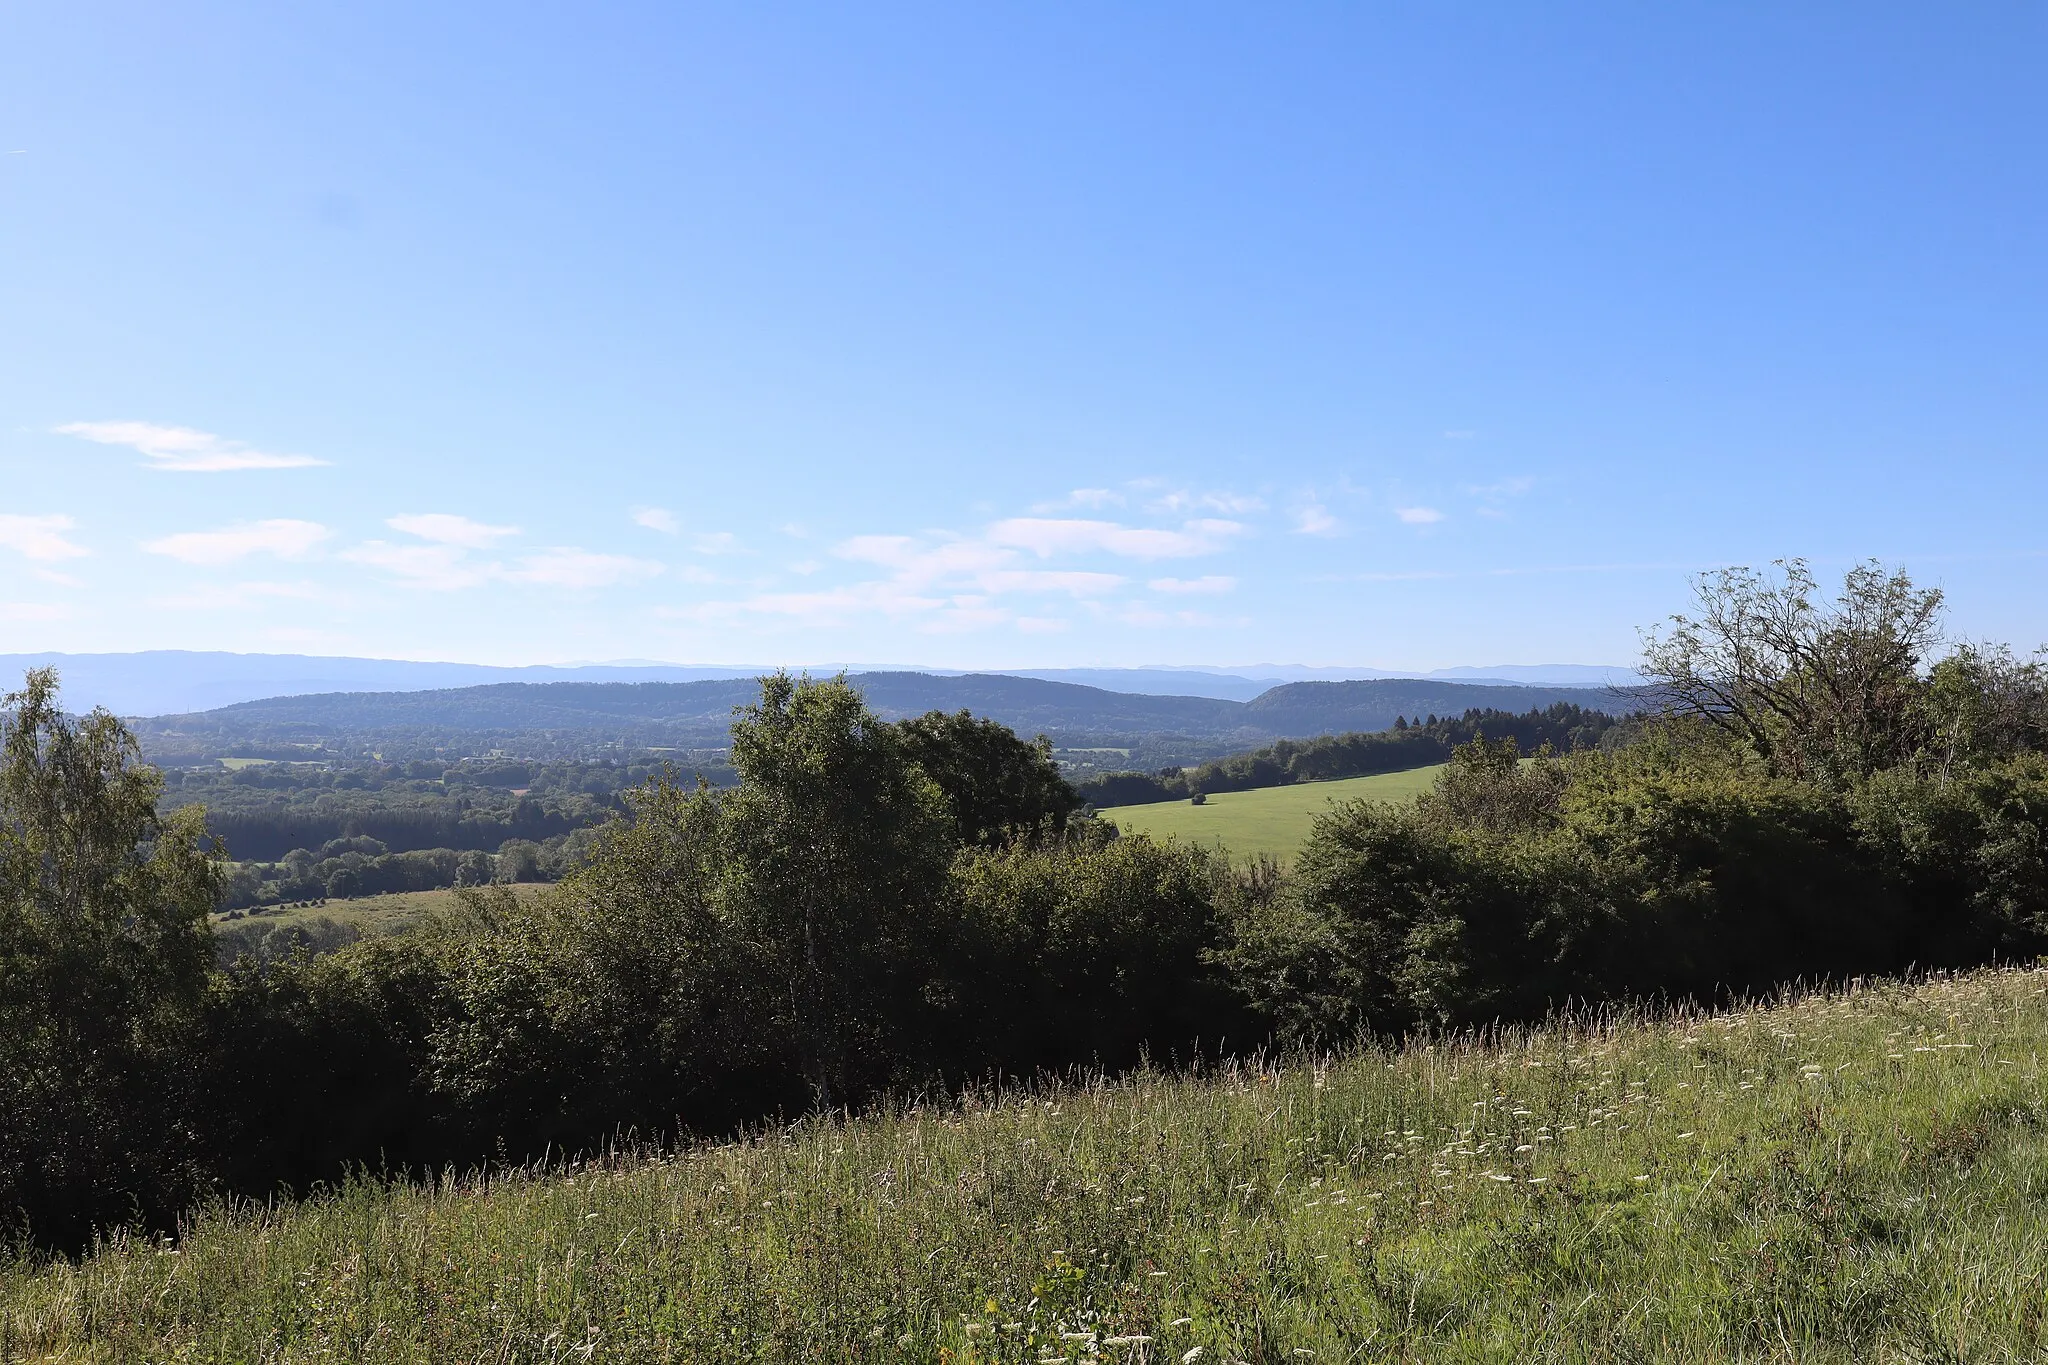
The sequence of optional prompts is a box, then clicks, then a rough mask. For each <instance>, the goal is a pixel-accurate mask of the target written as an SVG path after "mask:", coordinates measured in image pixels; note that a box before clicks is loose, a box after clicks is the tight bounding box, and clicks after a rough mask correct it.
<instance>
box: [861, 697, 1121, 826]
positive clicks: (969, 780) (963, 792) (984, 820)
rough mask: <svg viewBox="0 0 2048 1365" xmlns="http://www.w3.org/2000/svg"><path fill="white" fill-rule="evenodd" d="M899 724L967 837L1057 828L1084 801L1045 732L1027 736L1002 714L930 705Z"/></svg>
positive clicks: (906, 742) (911, 752) (913, 755)
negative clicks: (983, 715)
mask: <svg viewBox="0 0 2048 1365" xmlns="http://www.w3.org/2000/svg"><path fill="white" fill-rule="evenodd" d="M896 728H897V729H898V730H899V731H901V732H902V735H903V741H904V745H905V747H906V750H907V752H908V753H909V755H910V757H911V759H912V760H913V761H915V762H916V763H917V765H918V766H919V767H920V768H923V769H924V771H925V773H926V775H927V776H929V777H930V778H931V779H932V781H934V782H936V783H938V784H939V790H940V791H942V792H944V793H945V797H946V804H947V807H948V808H949V809H950V810H951V811H952V813H953V826H954V833H955V836H956V837H957V838H958V840H959V842H961V843H963V844H977V845H979V846H981V847H983V848H999V847H1001V846H1002V845H1004V844H1006V843H1009V842H1010V841H1011V840H1013V839H1016V838H1017V837H1019V836H1020V835H1023V836H1028V835H1031V834H1034V833H1036V832H1038V831H1040V830H1046V831H1049V832H1057V831H1059V830H1062V829H1065V828H1066V824H1067V818H1068V817H1069V816H1071V815H1072V814H1073V813H1074V812H1075V811H1076V810H1078V809H1079V808H1080V806H1081V798H1080V796H1079V795H1078V794H1077V793H1076V792H1075V791H1074V789H1073V788H1072V787H1070V786H1068V785H1067V780H1066V778H1064V777H1062V776H1061V775H1060V769H1059V764H1057V763H1055V762H1054V761H1053V756H1052V742H1051V741H1050V740H1048V739H1047V738H1046V737H1045V736H1044V735H1040V736H1039V737H1038V738H1037V739H1035V740H1031V741H1028V742H1027V741H1025V740H1023V739H1020V738H1018V736H1017V734H1016V732H1015V731H1013V730H1012V729H1010V727H1009V726H1007V725H1004V724H1003V723H1002V722H1000V721H994V720H980V719H976V718H975V717H974V716H973V715H972V714H970V713H968V712H966V711H958V712H955V713H953V714H951V715H948V714H947V713H946V712H944V711H930V712H927V713H926V714H924V715H922V716H917V717H915V718H913V719H910V720H905V721H901V722H899V723H898V724H897V727H896Z"/></svg>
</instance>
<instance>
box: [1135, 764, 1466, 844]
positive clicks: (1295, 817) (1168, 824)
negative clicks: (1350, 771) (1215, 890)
mask: <svg viewBox="0 0 2048 1365" xmlns="http://www.w3.org/2000/svg"><path fill="white" fill-rule="evenodd" d="M1443 766H1444V765H1443V764H1441V763H1435V764H1431V765H1430V766H1429V767H1426V768H1410V769H1408V770H1407V771H1405V772H1398V773H1378V774H1375V775H1374V776H1371V777H1347V778H1343V779H1340V780H1338V781H1335V782H1300V783H1296V784H1294V785H1292V786H1286V787H1261V788H1258V789H1257V790H1254V791H1243V792H1212V793H1210V794H1209V795H1208V796H1207V797H1206V798H1204V800H1203V803H1202V804H1201V805H1199V806H1197V805H1195V804H1193V803H1192V802H1189V801H1160V802H1157V803H1154V804H1150V805H1143V806H1117V807H1113V808H1112V809H1110V810H1106V811H1104V812H1103V813H1102V815H1103V818H1104V819H1105V820H1109V821H1111V822H1112V823H1114V824H1115V825H1116V827H1117V828H1118V829H1120V830H1122V831H1124V832H1125V833H1126V834H1149V835H1151V836H1152V837H1153V838H1154V839H1161V840H1164V839H1179V840H1182V841H1183V842H1187V843H1198V844H1205V845H1210V846H1220V847H1222V848H1224V849H1227V850H1228V851H1229V852H1231V853H1234V854H1237V855H1239V856H1241V857H1242V856H1250V855H1255V854H1263V855H1265V856H1266V857H1268V858H1271V859H1273V860H1274V861H1275V862H1278V863H1281V864H1287V863H1291V862H1293V861H1294V855H1295V853H1296V852H1297V851H1299V849H1300V848H1301V846H1302V844H1303V843H1304V842H1306V841H1307V839H1308V835H1309V830H1310V829H1311V828H1313V827H1314V825H1315V822H1316V817H1317V816H1319V815H1323V814H1325V813H1327V812H1328V811H1329V809H1330V806H1331V805H1332V804H1333V803H1336V802H1343V801H1357V800H1366V801H1413V800H1414V799H1415V798H1416V797H1418V796H1420V795H1422V793H1424V792H1426V791H1428V790H1429V789H1430V788H1431V787H1432V786H1434V785H1435V784H1436V775H1437V774H1438V773H1439V772H1442V771H1443Z"/></svg>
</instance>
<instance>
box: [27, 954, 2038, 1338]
mask: <svg viewBox="0 0 2048 1365" xmlns="http://www.w3.org/2000/svg"><path fill="white" fill-rule="evenodd" d="M2044 991H2048V974H2044V973H2042V972H2034V971H2027V972H2017V971H2016V972H1997V973H1993V972H1987V973H1981V974H1977V975H1973V976H1969V977H1965V978H1960V979H1956V980H1943V981H1936V982H1932V983H1928V984H1923V985H1920V986H1917V987H1913V988H1907V987H1903V986H1874V987H1867V988H1862V989H1857V990H1853V991H1849V992H1845V993H1838V994H1832V995H1826V996H1815V997H1811V998H1806V999H1802V1000H1799V1001H1796V1002H1794V1003H1790V1004H1787V1005H1784V1006H1781V1007H1776V1008H1769V1009H1754V1010H1747V1011H1741V1012H1736V1013H1732V1014H1727V1015H1720V1016H1695V1017H1689V1018H1682V1019H1677V1020H1665V1021H1651V1022H1642V1021H1631V1020H1627V1019H1609V1020H1607V1021H1605V1022H1594V1023H1588V1024H1582V1025H1575V1026H1563V1025H1560V1026H1555V1027H1550V1028H1546V1029H1540V1030H1535V1031H1530V1032H1526V1033H1514V1034H1511V1035H1503V1036H1501V1037H1498V1038H1495V1039H1492V1040H1469V1039H1468V1040H1446V1041H1439V1042H1437V1043H1435V1044H1433V1045H1431V1044H1418V1045H1415V1046H1412V1047H1409V1048H1407V1049H1405V1050H1403V1051H1400V1052H1398V1053H1377V1052H1371V1051H1366V1052H1361V1053H1356V1054H1353V1055H1350V1056H1347V1057H1344V1058H1342V1059H1338V1060H1335V1061H1330V1062H1327V1063H1323V1064H1316V1063H1312V1062H1307V1061H1304V1062H1300V1063H1293V1064H1288V1065H1285V1066H1273V1067H1257V1066H1237V1067H1231V1068H1228V1069H1224V1070H1220V1071H1215V1072H1212V1073H1210V1074H1207V1075H1201V1076H1195V1077H1182V1078H1166V1077H1159V1076H1148V1077H1137V1078H1132V1079H1130V1080H1128V1081H1123V1082H1117V1083H1110V1084H1101V1085H1096V1086H1085V1087H1076V1088H1069V1089H1064V1090H1059V1091H1042V1092H1039V1093H1037V1094H1035V1095H1024V1094H1017V1095H1014V1096H1009V1097H1000V1096H992V1097H986V1098H984V1099H983V1100H982V1101H980V1102H976V1103H970V1104H968V1105H966V1106H963V1107H954V1106H947V1107H942V1108H935V1109H928V1110H914V1111H907V1112H899V1113H889V1114H882V1115H878V1116H874V1117H870V1118H866V1119H861V1120H858V1121H854V1122H850V1123H810V1124H806V1125H802V1126H799V1127H797V1128H794V1129H790V1130H788V1131H778V1132H775V1133H772V1134H769V1135H766V1136H764V1137H762V1138H760V1139H759V1140H756V1141H752V1142H746V1143H734V1144H726V1145H718V1146H707V1147H703V1148H700V1149H695V1150H690V1151H687V1152H681V1153H674V1154H668V1155H640V1156H619V1157H616V1158H612V1159H607V1160H602V1161H597V1162H591V1163H586V1164H581V1165H575V1166H570V1167H566V1168H563V1167H551V1168H533V1169H522V1170H516V1171H508V1172H503V1173H499V1174H496V1175H492V1176H489V1177H472V1178H463V1179H453V1178H450V1179H443V1180H439V1181H436V1182H432V1183H430V1184H424V1185H422V1184H410V1185H408V1184H403V1183H383V1182H376V1181H363V1182H359V1183H356V1184H352V1185H350V1186H348V1187H347V1188H344V1189H340V1190H336V1191H333V1192H331V1193H329V1194H327V1195H325V1196H323V1197H320V1198H317V1199H311V1200H307V1201H304V1202H302V1203H298V1204H292V1205H282V1206H279V1207H276V1208H271V1209H242V1210H236V1211H215V1212H212V1213H208V1214H205V1215H203V1216H201V1217H198V1218H196V1219H195V1220H194V1221H193V1223H192V1224H191V1226H190V1228H189V1229H188V1232H187V1235H186V1236H185V1237H184V1238H183V1240H182V1241H181V1242H179V1243H178V1244H176V1245H168V1244H153V1243H149V1242H146V1241H141V1240H115V1241H112V1242H110V1243H108V1244H107V1245H105V1246H104V1247H103V1248H101V1249H100V1250H99V1252H98V1253H97V1254H96V1255H93V1256H92V1257H90V1258H88V1259H86V1260H84V1261H83V1262H81V1263H76V1264H72V1263H61V1264H48V1263H35V1262H31V1261H28V1260H20V1261H17V1262H14V1263H12V1264H11V1265H8V1264H5V1263H0V1304H4V1309H0V1323H4V1326H0V1358H5V1359H23V1358H25V1359H65V1360H104V1361H145V1360H149V1361H167V1360H180V1361H186V1360H189V1361H300V1360H329V1359H334V1360H375V1361H383V1360H393V1361H422V1362H425V1361H436V1362H442V1361H539V1360H547V1361H560V1360H583V1359H591V1360H616V1361H659V1360H674V1361H753V1360H807V1361H847V1360H899V1359H900V1360H928V1361H941V1360H944V1361H952V1362H969V1361H1042V1360H1043V1361H1051V1360H1065V1361H1068V1362H1070V1365H1078V1362H1082V1361H1090V1360H1101V1361H1145V1362H1161V1361H1181V1360H1195V1361H1204V1360H1206V1361H1238V1360H1243V1361H1254V1362H1277V1361H1290V1362H1292V1361H1331V1360H1388V1361H1397V1360H1427V1361H1443V1360H1452V1361H1456V1360H1501V1361H1524V1360H1538V1361H1544V1360H1689V1361H1690V1360H1738V1359H1739V1360H1784V1361H1791V1360H1799V1361H1814V1360H1826V1361H1833V1360H1839V1361H1852V1360H1858V1361H1861V1360H1901V1361H1903V1360H1973V1361H1974V1360H2020V1359H2036V1358H2038V1355H2039V1353H2040V1351H2041V1350H2042V1349H2043V1346H2044V1344H2048V1332H2044V1310H2048V1278H2044V1272H2048V1203H2044V1200H2043V1195H2044V1193H2048V1131H2044V1128H2043V1118H2044V1116H2048V1111H2044V1108H2043V1105H2042V1091H2041V1075H2040V1071H2039V1064H2038V1058H2039V1054H2040V1052H2041V1050H2042V1048H2043V1045H2044V1044H2048V997H2044ZM1197 1351H1199V1354H1197Z"/></svg>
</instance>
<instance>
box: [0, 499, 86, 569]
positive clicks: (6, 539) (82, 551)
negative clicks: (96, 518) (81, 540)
mask: <svg viewBox="0 0 2048 1365" xmlns="http://www.w3.org/2000/svg"><path fill="white" fill-rule="evenodd" d="M76 529H78V523H77V522H75V521H73V520H72V519H71V518H70V517H67V516H62V515H52V516H42V517H29V516H22V515H21V514H19V513H15V512H8V513H0V545H4V546H6V547H7V548H8V549H10V550H12V551H14V552H15V553H16V554H18V555H20V556H22V557H23V558H24V559H33V560H35V561H36V562H38V563H42V564H49V563H54V562H55V561H57V560H60V559H81V558H83V557H84V556H86V555H88V554H91V553H92V552H91V551H90V550H88V549H86V548H85V547H84V546H83V545H77V544H74V543H72V542H71V541H69V540H67V539H65V535H66V533H67V532H70V531H74V530H76Z"/></svg>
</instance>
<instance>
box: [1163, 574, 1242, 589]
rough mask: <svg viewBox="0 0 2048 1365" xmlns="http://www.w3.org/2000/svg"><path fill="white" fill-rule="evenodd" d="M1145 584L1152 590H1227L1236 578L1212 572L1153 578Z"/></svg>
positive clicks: (1234, 584) (1233, 586)
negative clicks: (1190, 575)
mask: <svg viewBox="0 0 2048 1365" xmlns="http://www.w3.org/2000/svg"><path fill="white" fill-rule="evenodd" d="M1145 586H1147V587H1149V588H1150V589H1152V591H1154V592H1170V593H1195V592H1229V591H1231V590H1232V589H1233V588H1235V587H1236V586H1237V580H1236V579H1235V578H1231V577H1230V576H1228V575H1227V574H1215V573H1212V574H1204V575H1202V576H1201V577H1200V578H1155V579H1153V580H1152V581H1151V582H1150V583H1148V584H1146V585H1145Z"/></svg>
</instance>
